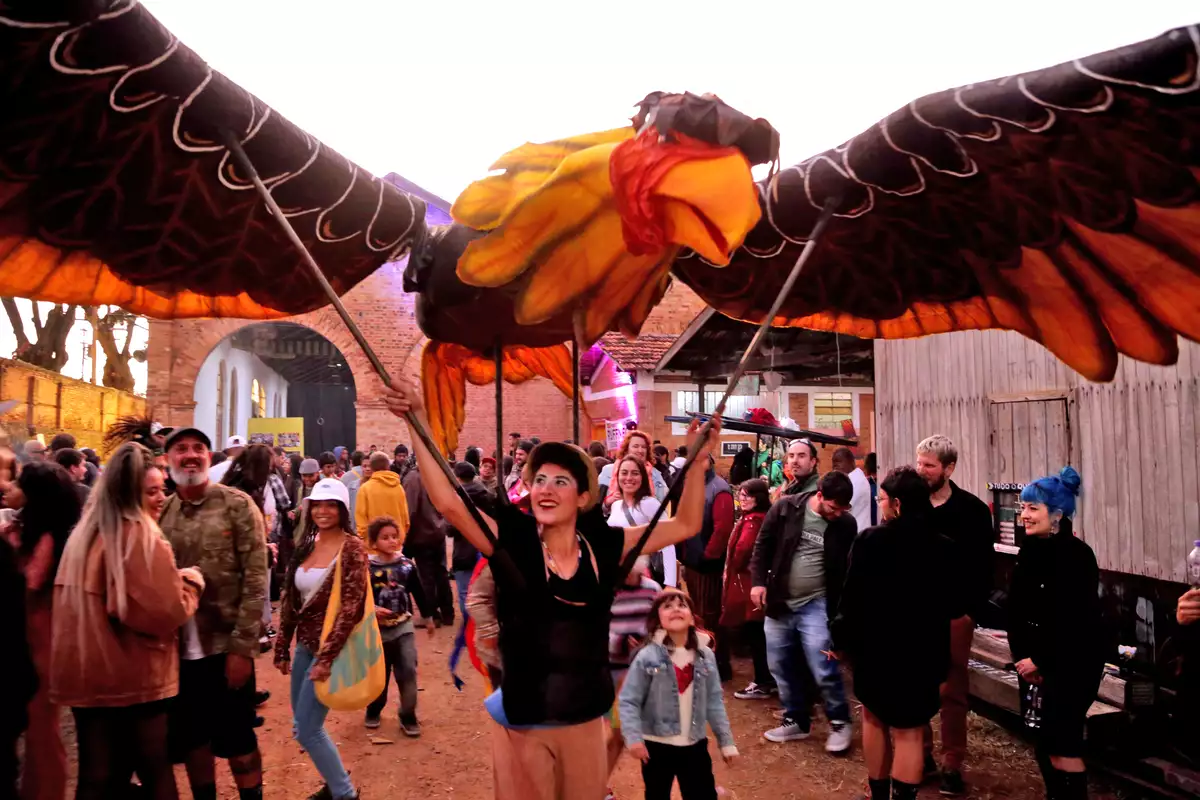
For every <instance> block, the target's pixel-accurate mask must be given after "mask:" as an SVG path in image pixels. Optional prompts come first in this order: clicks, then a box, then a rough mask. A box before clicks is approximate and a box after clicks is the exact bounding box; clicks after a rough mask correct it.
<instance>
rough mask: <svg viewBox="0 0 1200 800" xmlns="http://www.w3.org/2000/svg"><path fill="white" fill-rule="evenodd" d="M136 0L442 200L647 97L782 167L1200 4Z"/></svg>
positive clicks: (356, 153) (264, 90) (3, 341)
mask: <svg viewBox="0 0 1200 800" xmlns="http://www.w3.org/2000/svg"><path fill="white" fill-rule="evenodd" d="M143 2H144V4H145V5H146V6H147V7H148V8H149V9H150V10H151V11H152V12H153V13H154V14H155V15H156V16H157V17H158V18H159V19H160V20H161V21H162V22H163V23H164V24H165V25H166V26H167V27H168V28H170V29H171V30H172V31H173V32H174V33H175V34H176V35H177V36H179V37H180V38H181V39H182V40H183V41H184V42H185V43H186V44H187V45H188V46H190V47H191V48H192V49H193V50H195V51H196V52H197V53H199V54H200V55H201V57H203V58H205V59H206V60H208V62H209V63H211V64H212V65H213V66H214V67H216V68H217V69H219V70H221V71H222V72H224V73H225V74H226V75H228V76H229V77H230V78H232V79H233V80H235V81H237V82H238V83H240V84H242V85H243V86H245V87H246V88H248V89H249V90H251V91H252V92H254V93H255V94H257V95H258V96H259V97H261V98H262V99H263V100H265V101H266V102H267V103H269V104H270V105H272V106H274V107H275V109H277V110H278V111H280V112H282V113H283V114H284V115H285V116H287V117H288V118H290V119H291V120H292V121H293V122H295V123H296V124H298V125H300V126H301V127H303V128H305V129H306V130H308V131H310V132H311V133H313V134H314V135H316V136H317V137H319V138H320V139H322V140H323V141H324V142H325V143H327V144H329V145H331V146H333V147H334V148H336V149H337V150H339V151H341V152H342V153H343V154H344V155H346V156H348V157H350V158H351V159H353V160H355V161H357V162H358V163H359V164H360V165H362V166H364V167H366V168H367V169H369V170H371V171H372V172H374V173H376V174H378V175H383V174H385V173H387V172H393V171H394V172H398V173H400V174H401V175H404V176H405V177H406V178H408V179H409V180H412V181H414V182H416V183H418V184H420V185H421V186H423V187H425V188H426V189H429V190H430V191H433V192H435V193H437V194H439V195H441V196H442V197H443V198H445V199H446V200H449V201H453V199H454V197H455V196H456V195H457V194H458V192H459V191H461V190H462V188H463V187H464V186H466V185H467V184H468V183H469V182H470V181H472V180H474V179H476V178H479V177H482V176H483V175H484V174H485V173H486V171H487V169H488V166H489V165H490V164H491V163H492V161H494V160H495V159H496V158H497V157H498V156H499V155H501V154H502V153H503V152H505V151H506V150H508V149H510V148H512V147H515V146H517V145H519V144H521V143H523V142H525V141H542V140H547V139H553V138H556V137H560V136H568V135H572V134H578V133H585V132H588V131H593V130H601V129H605V128H609V127H616V126H618V125H622V124H626V122H627V121H628V117H629V115H630V113H631V111H632V105H633V104H634V103H635V102H637V101H638V100H640V99H641V98H642V97H644V96H645V95H646V94H647V93H649V92H651V91H654V90H656V89H662V90H668V91H683V90H689V91H693V92H697V93H701V92H715V93H716V94H718V95H720V96H721V97H722V98H723V99H724V100H726V101H727V102H729V103H731V104H732V105H734V106H735V107H737V108H739V109H740V110H742V111H744V112H746V113H748V114H752V115H754V116H761V117H766V118H767V119H768V120H770V121H771V122H772V123H773V124H774V125H775V127H776V128H777V129H779V131H780V133H781V135H782V156H783V161H784V163H785V164H790V163H794V162H796V161H800V160H802V159H804V158H806V157H808V156H810V155H812V154H813V153H815V152H818V151H820V150H824V149H826V148H828V147H832V146H834V145H837V144H839V143H841V142H842V141H844V140H846V139H847V138H849V137H850V136H853V135H854V134H855V133H858V132H859V131H861V130H862V129H864V128H866V127H867V126H868V125H870V124H871V123H872V122H874V121H875V120H877V119H879V118H880V117H882V116H884V115H885V114H887V113H889V112H891V111H892V110H893V109H895V108H897V107H898V106H901V105H903V104H904V103H906V102H907V101H908V100H910V99H912V98H914V97H918V96H920V95H923V94H928V93H930V92H934V91H937V90H940V89H944V88H948V87H951V86H957V85H960V84H964V83H969V82H971V81H977V80H985V79H988V78H994V77H1000V76H1003V75H1009V74H1012V73H1014V72H1021V71H1024V70H1029V69H1036V68H1038V67H1043V66H1049V65H1051V64H1055V63H1058V62H1060V61H1064V60H1067V59H1070V58H1074V57H1077V56H1081V55H1087V54H1089V53H1093V52H1097V51H1100V50H1106V49H1109V48H1111V47H1116V46H1119V45H1122V44H1126V43H1129V42H1134V41H1138V40H1140V39H1144V38H1147V37H1150V36H1155V35H1157V34H1159V33H1161V32H1163V31H1164V30H1166V29H1168V28H1171V27H1175V26H1177V25H1184V24H1189V23H1193V22H1197V21H1200V5H1198V4H1197V3H1196V2H1195V0H1143V1H1142V2H1132V3H1130V2H1121V3H1116V2H1112V3H1103V2H1083V1H1082V0H1070V1H1068V0H1006V1H1005V2H989V3H978V2H968V0H909V2H902V3H897V2H885V1H884V0H860V1H859V2H854V3H833V2H823V3H815V2H812V1H811V0H807V1H806V2H800V1H799V0H787V1H786V2H782V1H781V2H763V1H761V0H734V1H731V0H692V2H678V1H677V0H641V1H640V2H634V1H631V0H610V2H606V3H603V4H597V3H582V2H577V1H576V2H572V1H571V0H499V2H497V1H496V0H485V1H481V0H462V1H461V2H452V1H451V0H441V1H440V2H439V0H428V2H426V3H423V4H418V3H417V2H414V0H404V2H395V0H336V2H330V1H329V0H321V2H313V0H206V1H205V2H202V3H200V2H195V1H194V0H143ZM79 327H81V328H82V327H84V326H79ZM76 334H77V336H78V334H79V331H78V330H77V331H76ZM81 338H86V336H84V337H81ZM82 346H83V343H82V341H80V342H74V341H73V342H72V352H73V353H74V352H75V351H80V352H81V351H82ZM12 349H13V338H12V334H11V330H10V329H9V326H8V323H7V320H6V319H3V320H0V353H2V354H4V355H8V354H9V353H11V352H12ZM83 371H84V364H83V360H82V358H80V357H79V356H74V357H73V358H72V362H71V363H70V364H68V366H67V368H66V369H65V370H64V373H65V374H68V375H74V376H75V377H79V376H80V375H81V374H82V373H83ZM88 371H89V372H90V370H88ZM142 371H143V370H139V372H142ZM141 377H142V376H139V378H141ZM142 380H144V378H142Z"/></svg>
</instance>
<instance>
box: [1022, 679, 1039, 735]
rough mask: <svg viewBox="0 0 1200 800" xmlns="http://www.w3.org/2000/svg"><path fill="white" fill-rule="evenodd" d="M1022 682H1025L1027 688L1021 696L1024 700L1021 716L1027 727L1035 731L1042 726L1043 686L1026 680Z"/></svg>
mask: <svg viewBox="0 0 1200 800" xmlns="http://www.w3.org/2000/svg"><path fill="white" fill-rule="evenodd" d="M1021 683H1022V684H1024V689H1025V693H1024V696H1023V697H1022V698H1021V699H1022V700H1023V701H1024V702H1022V703H1021V705H1022V709H1021V710H1022V714H1021V716H1022V717H1023V721H1024V722H1025V727H1026V728H1028V729H1030V730H1033V731H1036V730H1039V729H1040V728H1041V727H1042V687H1041V686H1035V685H1034V684H1032V683H1025V682H1024V681H1021Z"/></svg>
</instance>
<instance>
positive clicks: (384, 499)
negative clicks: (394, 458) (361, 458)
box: [354, 453, 408, 541]
mask: <svg viewBox="0 0 1200 800" xmlns="http://www.w3.org/2000/svg"><path fill="white" fill-rule="evenodd" d="M370 465H371V477H370V479H368V480H366V481H364V482H363V484H362V485H361V486H360V487H359V488H358V498H357V501H356V503H355V508H354V526H355V527H356V528H357V529H358V535H359V537H360V538H362V539H363V540H364V541H365V540H366V538H367V526H368V525H370V524H371V520H373V519H375V518H377V517H391V518H392V519H394V520H396V524H397V525H399V526H400V535H401V537H403V536H404V535H405V534H407V533H408V498H407V497H406V496H405V494H404V487H403V486H401V485H400V476H399V475H397V474H396V473H394V472H392V471H391V470H390V469H388V467H390V466H391V461H390V460H389V459H388V457H387V453H372V454H371V461H370Z"/></svg>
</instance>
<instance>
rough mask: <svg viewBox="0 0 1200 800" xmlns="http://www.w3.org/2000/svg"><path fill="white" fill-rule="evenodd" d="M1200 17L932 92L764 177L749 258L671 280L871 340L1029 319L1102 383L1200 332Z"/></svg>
mask: <svg viewBox="0 0 1200 800" xmlns="http://www.w3.org/2000/svg"><path fill="white" fill-rule="evenodd" d="M1198 178H1200V28H1197V27H1189V28H1181V29H1177V30H1173V31H1169V32H1167V33H1165V34H1163V35H1162V36H1160V37H1158V38H1156V39H1152V40H1149V41H1146V42H1142V43H1139V44H1135V45H1131V46H1129V47H1125V48H1120V49H1118V50H1114V51H1110V52H1108V53H1101V54H1099V55H1095V56H1091V57H1088V58H1083V59H1078V60H1076V61H1073V62H1068V63H1066V64H1061V65H1059V66H1056V67H1051V68H1049V69H1045V70H1040V71H1038V72H1033V73H1027V74H1025V75H1020V76H1014V77H1010V78H1004V79H1000V80H997V81H990V82H987V83H981V84H973V85H970V86H964V87H960V88H959V89H952V90H948V91H945V92H940V93H938V94H934V95H930V96H928V97H923V98H920V99H918V100H916V101H914V102H912V103H910V104H909V105H907V106H905V107H904V108H901V109H899V110H897V111H896V112H894V113H892V114H890V115H889V116H888V117H886V118H885V119H883V120H881V121H880V122H879V123H877V124H876V125H874V126H872V127H871V128H870V129H869V130H867V131H865V132H863V133H862V134H860V135H858V136H856V137H854V139H852V140H850V141H849V142H847V143H846V144H845V145H842V146H841V147H839V148H835V149H834V150H830V151H827V152H825V153H822V154H819V155H817V156H814V157H813V158H810V159H808V160H807V161H805V162H803V163H801V164H798V165H796V166H795V167H791V168H789V169H786V170H784V171H782V172H781V173H780V174H779V175H777V176H776V177H775V178H774V180H773V181H772V183H771V185H769V186H767V185H763V186H761V187H760V198H761V200H760V202H761V204H762V206H763V218H762V221H761V222H760V223H759V224H758V226H757V227H756V228H755V229H754V230H753V231H752V232H751V233H750V235H749V236H747V237H746V240H745V243H744V245H743V246H742V247H741V248H739V250H738V251H737V253H736V254H735V256H734V260H733V262H732V263H731V264H730V265H729V266H728V267H725V268H724V269H719V270H718V269H714V268H712V267H711V266H709V265H707V264H706V263H705V262H704V261H703V260H702V259H701V258H699V257H698V256H696V255H695V254H693V253H686V254H684V256H683V257H682V258H681V259H680V260H678V261H676V263H675V266H674V274H675V275H677V276H678V277H680V278H681V279H682V280H684V281H685V282H686V283H687V284H688V285H689V286H691V288H692V289H694V290H695V291H696V292H697V293H698V294H699V295H700V296H701V297H702V298H703V299H704V300H705V301H707V302H708V303H709V304H710V305H712V306H714V307H715V308H716V309H717V310H718V311H720V312H722V313H724V314H727V315H729V316H732V317H736V318H740V319H746V320H750V321H760V320H761V319H762V317H763V315H764V314H765V313H766V311H767V309H768V307H769V305H770V302H771V300H772V299H773V298H774V296H775V295H776V293H777V292H778V290H779V288H780V287H781V286H782V284H783V281H784V278H785V277H786V275H787V273H788V272H789V271H790V269H791V267H792V265H793V263H794V262H795V260H796V258H797V257H798V256H799V253H800V250H801V249H802V247H803V245H804V243H805V242H806V241H807V238H808V236H809V235H810V233H811V231H812V228H813V226H814V225H815V223H816V220H817V217H818V214H819V212H820V208H821V206H822V205H823V204H824V202H825V199H826V198H828V197H830V196H839V195H840V204H839V206H838V211H837V215H836V216H835V218H834V219H833V220H832V222H831V224H830V226H829V227H828V228H827V230H826V234H825V237H824V238H823V240H822V241H821V242H819V243H818V246H817V248H816V250H815V252H814V254H813V257H812V258H811V260H810V261H809V263H808V264H807V266H806V267H805V272H804V274H803V275H802V277H801V279H800V284H799V286H798V287H797V289H796V290H795V291H794V292H793V294H792V296H791V297H789V298H788V299H787V301H786V302H785V304H784V306H783V309H782V311H781V313H780V315H779V316H778V317H777V318H776V319H775V320H774V323H775V324H777V325H789V326H797V327H809V328H815V329H819V330H830V331H837V332H840V333H849V334H853V335H856V336H863V337H878V338H907V337H915V336H923V335H926V334H931V333H943V332H949V331H957V330H976V329H986V328H1004V329H1010V330H1016V331H1019V332H1021V333H1022V334H1024V335H1026V336H1028V337H1030V338H1031V339H1034V340H1035V341H1038V342H1040V343H1042V344H1043V345H1045V346H1046V347H1047V348H1048V349H1049V350H1051V351H1052V352H1053V353H1054V354H1055V355H1056V356H1058V357H1059V358H1061V359H1062V360H1063V361H1064V362H1066V363H1067V364H1068V365H1070V366H1071V367H1073V368H1074V369H1076V370H1077V371H1079V372H1080V373H1081V374H1083V375H1084V376H1086V377H1088V378H1091V379H1093V380H1108V379H1110V378H1111V377H1112V376H1113V374H1114V371H1115V370H1116V366H1117V359H1118V356H1119V354H1125V355H1127V356H1130V357H1132V358H1136V359H1139V360H1143V361H1148V362H1151V363H1156V364H1170V363H1174V361H1175V359H1176V357H1177V356H1178V343H1177V341H1176V337H1177V336H1178V335H1182V336H1185V337H1188V338H1190V339H1193V340H1200V180H1198Z"/></svg>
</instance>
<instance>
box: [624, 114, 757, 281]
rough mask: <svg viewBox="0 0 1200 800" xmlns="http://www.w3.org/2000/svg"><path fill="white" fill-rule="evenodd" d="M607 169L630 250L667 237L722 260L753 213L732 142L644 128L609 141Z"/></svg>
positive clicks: (751, 190) (746, 177) (746, 175)
mask: <svg viewBox="0 0 1200 800" xmlns="http://www.w3.org/2000/svg"><path fill="white" fill-rule="evenodd" d="M610 172H611V177H612V182H613V194H614V196H615V199H616V202H617V208H618V210H619V212H620V214H621V222H622V232H623V234H624V236H625V246H626V248H627V249H628V250H629V252H631V253H633V254H635V255H640V254H643V253H648V252H653V251H655V250H658V249H661V248H663V247H669V246H672V245H674V246H681V247H690V248H691V249H693V250H695V251H696V252H697V253H699V254H700V255H701V256H702V257H703V258H704V259H706V260H707V261H710V262H712V263H713V264H717V265H720V266H724V265H725V264H728V263H729V258H730V256H731V254H732V251H733V250H735V249H736V248H737V247H738V246H739V245H740V244H741V243H742V240H743V239H745V237H746V234H747V233H749V232H750V230H751V229H752V228H753V227H754V226H755V224H757V223H758V220H759V217H760V216H761V211H760V210H759V205H758V193H757V191H756V189H755V186H754V178H753V176H752V175H751V174H750V163H749V162H748V161H747V160H746V157H745V156H744V155H742V153H741V151H739V150H737V149H736V148H733V147H718V146H714V145H710V144H707V143H705V142H700V141H698V140H695V139H690V138H688V137H686V136H682V135H677V137H676V139H675V140H663V139H661V138H660V137H659V135H658V134H657V132H656V131H654V130H647V131H644V132H642V133H641V134H639V135H638V136H637V137H635V138H634V139H631V140H629V141H627V142H623V143H621V144H619V145H617V147H616V148H615V149H614V151H613V154H612V160H611V169H610Z"/></svg>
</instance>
